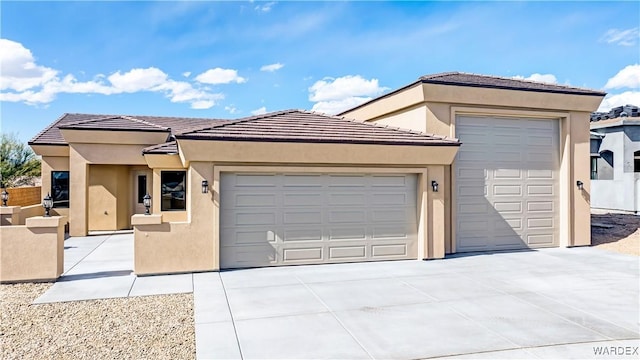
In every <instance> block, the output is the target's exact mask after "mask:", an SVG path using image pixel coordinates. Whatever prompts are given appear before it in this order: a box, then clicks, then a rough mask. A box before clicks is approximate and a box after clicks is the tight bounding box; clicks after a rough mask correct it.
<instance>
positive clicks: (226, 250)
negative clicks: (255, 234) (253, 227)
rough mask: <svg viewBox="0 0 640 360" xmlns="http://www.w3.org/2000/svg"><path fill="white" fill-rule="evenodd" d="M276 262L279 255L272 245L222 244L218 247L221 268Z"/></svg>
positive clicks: (267, 264) (268, 264)
mask: <svg viewBox="0 0 640 360" xmlns="http://www.w3.org/2000/svg"><path fill="white" fill-rule="evenodd" d="M278 262H279V256H278V254H277V252H276V249H275V248H274V247H273V246H265V245H262V246H257V245H256V246H241V247H225V246H223V247H221V248H220V266H221V267H222V268H227V267H256V266H270V265H275V264H277V263H278Z"/></svg>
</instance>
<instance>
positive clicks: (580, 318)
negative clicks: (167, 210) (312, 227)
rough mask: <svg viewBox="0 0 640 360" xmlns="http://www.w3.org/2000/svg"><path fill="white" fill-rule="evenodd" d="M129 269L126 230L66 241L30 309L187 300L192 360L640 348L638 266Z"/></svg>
mask: <svg viewBox="0 0 640 360" xmlns="http://www.w3.org/2000/svg"><path fill="white" fill-rule="evenodd" d="M132 269H133V235H132V234H131V233H125V234H122V233H114V234H104V235H99V236H88V237H76V238H70V239H67V240H66V241H65V272H64V275H63V276H62V277H61V278H60V279H59V281H58V282H56V283H55V284H54V285H53V286H52V287H51V288H50V289H49V290H48V291H47V292H45V293H44V294H43V295H42V296H41V297H40V298H38V299H36V301H35V303H47V302H62V301H76V300H91V299H102V298H115V297H127V296H143V295H158V294H173V293H188V292H192V291H193V293H194V311H195V332H196V355H197V357H198V358H199V359H212V358H224V359H257V358H259V359H285V358H296V359H309V358H328V359H361V358H362V359H418V358H441V357H443V358H449V357H453V358H463V359H499V358H521V359H536V358H580V359H591V358H638V351H639V350H638V347H639V346H640V323H639V320H640V319H639V318H640V310H639V305H640V304H639V298H640V288H639V287H640V285H639V283H640V262H639V258H638V257H634V256H625V255H620V254H615V253H611V252H607V251H603V250H599V249H595V248H573V249H545V250H539V251H522V252H511V253H493V254H490V253H484V254H468V255H465V256H452V257H449V258H447V259H445V260H434V261H391V262H375V263H357V264H335V265H315V266H289V267H276V268H262V269H246V270H233V271H222V272H209V273H198V274H183V275H166V276H148V277H136V276H135V275H133V273H132ZM618 355H621V356H618Z"/></svg>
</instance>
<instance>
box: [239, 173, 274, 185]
mask: <svg viewBox="0 0 640 360" xmlns="http://www.w3.org/2000/svg"><path fill="white" fill-rule="evenodd" d="M233 179H234V181H235V184H234V185H235V186H236V187H274V186H276V185H277V183H276V182H275V181H276V179H275V178H274V177H273V175H268V174H265V175H261V174H239V175H237V176H235V177H234V178H233Z"/></svg>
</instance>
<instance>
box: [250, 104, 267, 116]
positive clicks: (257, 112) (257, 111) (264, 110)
mask: <svg viewBox="0 0 640 360" xmlns="http://www.w3.org/2000/svg"><path fill="white" fill-rule="evenodd" d="M266 113H267V108H266V107H265V106H263V107H261V108H259V109H255V110H253V111H251V115H262V114H266Z"/></svg>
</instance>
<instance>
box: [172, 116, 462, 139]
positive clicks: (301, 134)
mask: <svg viewBox="0 0 640 360" xmlns="http://www.w3.org/2000/svg"><path fill="white" fill-rule="evenodd" d="M176 138H177V139H178V140H180V139H194V140H223V141H264V142H305V143H352V144H385V145H422V146H425V145H445V146H458V145H460V142H459V141H458V140H457V139H452V138H446V137H443V136H436V135H430V134H425V133H422V132H419V131H412V130H404V129H399V128H395V127H390V126H383V125H378V124H372V123H364V122H360V121H355V120H349V119H345V118H342V117H337V116H330V115H325V114H320V113H315V112H308V111H303V110H285V111H279V112H274V113H269V114H264V115H259V116H253V117H249V118H244V119H239V120H235V121H230V122H226V123H221V124H217V125H214V126H211V127H209V128H204V129H200V130H196V131H191V132H185V133H182V134H179V135H176Z"/></svg>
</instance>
